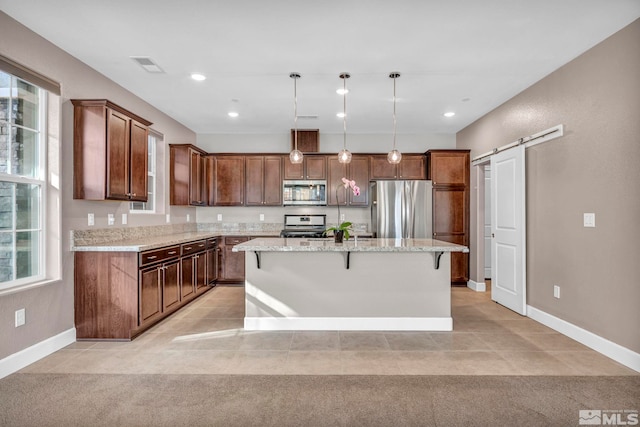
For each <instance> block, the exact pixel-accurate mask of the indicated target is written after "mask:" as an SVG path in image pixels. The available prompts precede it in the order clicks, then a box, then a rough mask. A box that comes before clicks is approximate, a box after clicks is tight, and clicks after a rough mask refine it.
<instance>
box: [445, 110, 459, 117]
mask: <svg viewBox="0 0 640 427" xmlns="http://www.w3.org/2000/svg"><path fill="white" fill-rule="evenodd" d="M455 115H456V113H454V112H453V111H448V112H446V113H444V116H445V117H453V116H455Z"/></svg>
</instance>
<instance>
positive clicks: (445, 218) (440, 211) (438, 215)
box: [433, 188, 467, 239]
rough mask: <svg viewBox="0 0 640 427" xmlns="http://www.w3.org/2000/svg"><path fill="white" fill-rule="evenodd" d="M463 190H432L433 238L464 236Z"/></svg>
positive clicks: (464, 205)
mask: <svg viewBox="0 0 640 427" xmlns="http://www.w3.org/2000/svg"><path fill="white" fill-rule="evenodd" d="M466 197H467V191H466V189H465V188H434V189H433V236H434V238H435V239H439V238H440V236H450V235H454V236H455V235H465V234H466V220H467V218H466V214H465V207H466Z"/></svg>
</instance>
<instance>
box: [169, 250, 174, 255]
mask: <svg viewBox="0 0 640 427" xmlns="http://www.w3.org/2000/svg"><path fill="white" fill-rule="evenodd" d="M168 254H169V255H175V254H176V251H171V252H168Z"/></svg>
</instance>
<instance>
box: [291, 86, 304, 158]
mask: <svg viewBox="0 0 640 427" xmlns="http://www.w3.org/2000/svg"><path fill="white" fill-rule="evenodd" d="M289 77H291V78H292V79H293V151H292V152H291V153H289V160H290V161H291V163H294V164H298V163H302V158H303V155H302V151H300V150H298V79H299V78H300V74H298V73H291V74H289Z"/></svg>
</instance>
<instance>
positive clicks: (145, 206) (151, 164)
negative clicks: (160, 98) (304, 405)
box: [129, 133, 158, 213]
mask: <svg viewBox="0 0 640 427" xmlns="http://www.w3.org/2000/svg"><path fill="white" fill-rule="evenodd" d="M157 140H158V137H157V136H156V135H153V134H151V133H149V140H148V156H149V158H148V159H147V178H148V181H147V201H146V202H131V203H130V205H129V211H130V212H131V213H155V212H156V143H157Z"/></svg>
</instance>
